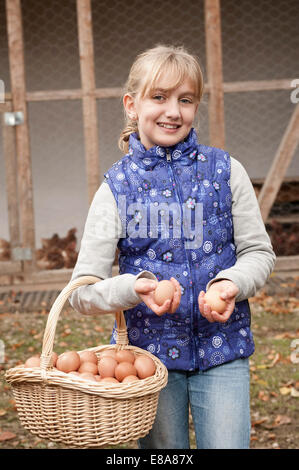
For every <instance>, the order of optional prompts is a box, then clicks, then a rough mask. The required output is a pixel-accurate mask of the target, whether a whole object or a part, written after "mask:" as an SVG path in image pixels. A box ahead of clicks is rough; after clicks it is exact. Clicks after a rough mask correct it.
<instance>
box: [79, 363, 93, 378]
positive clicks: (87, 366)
mask: <svg viewBox="0 0 299 470" xmlns="http://www.w3.org/2000/svg"><path fill="white" fill-rule="evenodd" d="M78 372H80V374H81V373H82V372H90V373H91V374H93V375H96V374H97V373H98V366H97V365H96V364H95V363H94V362H82V363H81V365H80V367H79V369H78Z"/></svg>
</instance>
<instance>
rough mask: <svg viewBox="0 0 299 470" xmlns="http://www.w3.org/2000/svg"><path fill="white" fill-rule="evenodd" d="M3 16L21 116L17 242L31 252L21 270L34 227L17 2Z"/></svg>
mask: <svg viewBox="0 0 299 470" xmlns="http://www.w3.org/2000/svg"><path fill="white" fill-rule="evenodd" d="M6 15H7V35H8V50H9V67H10V79H11V92H12V103H13V111H21V112H22V113H23V116H24V123H23V124H20V125H18V126H16V151H17V166H18V198H19V211H20V230H21V242H22V246H23V247H24V248H27V249H30V250H31V256H32V260H30V261H25V262H24V267H25V268H26V269H30V268H33V266H34V258H35V227H34V210H33V190H32V174H31V156H30V141H29V129H28V116H27V103H26V84H25V65H24V46H23V26H22V12H21V4H20V0H6Z"/></svg>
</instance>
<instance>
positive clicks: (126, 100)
mask: <svg viewBox="0 0 299 470" xmlns="http://www.w3.org/2000/svg"><path fill="white" fill-rule="evenodd" d="M123 105H124V108H125V111H126V113H127V116H128V118H130V119H131V120H132V121H134V120H135V121H136V120H137V112H136V106H135V100H134V98H133V97H132V96H131V95H129V93H126V94H125V95H124V97H123Z"/></svg>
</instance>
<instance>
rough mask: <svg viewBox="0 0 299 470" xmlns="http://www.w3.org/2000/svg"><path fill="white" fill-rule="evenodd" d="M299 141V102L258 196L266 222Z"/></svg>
mask: <svg viewBox="0 0 299 470" xmlns="http://www.w3.org/2000/svg"><path fill="white" fill-rule="evenodd" d="M298 142H299V104H297V105H296V108H295V109H294V112H293V114H292V117H291V119H290V121H289V124H288V126H287V128H286V130H285V133H284V135H283V137H282V139H281V142H280V145H279V147H278V150H277V152H276V155H275V157H274V160H273V162H272V165H271V167H270V170H269V172H268V174H267V176H266V179H265V182H264V184H263V186H262V189H261V192H260V194H259V197H258V201H259V204H260V209H261V214H262V217H263V221H264V222H266V220H267V218H268V215H269V213H270V211H271V207H272V205H273V203H274V201H275V199H276V196H277V193H278V191H279V188H280V186H281V184H282V182H283V179H284V176H285V174H286V171H287V169H288V166H289V164H290V163H291V161H292V158H293V155H294V153H295V151H296V147H297V145H298Z"/></svg>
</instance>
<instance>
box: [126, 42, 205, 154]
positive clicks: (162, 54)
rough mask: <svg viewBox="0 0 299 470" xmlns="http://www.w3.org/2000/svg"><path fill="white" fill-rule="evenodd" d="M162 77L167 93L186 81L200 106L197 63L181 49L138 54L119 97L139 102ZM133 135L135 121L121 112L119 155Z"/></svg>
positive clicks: (200, 80)
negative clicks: (122, 122)
mask: <svg viewBox="0 0 299 470" xmlns="http://www.w3.org/2000/svg"><path fill="white" fill-rule="evenodd" d="M164 73H167V74H168V76H169V89H174V88H176V87H178V86H179V85H180V84H181V83H182V82H183V80H184V79H186V78H189V79H190V80H191V81H192V82H193V85H194V88H195V97H196V99H197V100H198V102H200V100H201V97H202V94H203V87H204V82H203V75H202V71H201V68H200V65H199V62H198V59H197V58H196V57H195V56H194V55H192V54H190V53H189V52H188V51H187V50H186V49H185V48H184V47H183V46H165V45H158V46H156V47H153V48H152V49H148V50H146V51H145V52H143V53H141V54H139V55H138V56H137V58H136V60H135V62H134V63H133V65H132V67H131V70H130V73H129V77H128V80H127V82H126V84H125V87H124V90H123V95H125V94H130V95H131V96H132V97H133V98H134V97H136V96H137V95H138V94H139V96H140V98H144V97H145V96H146V95H148V94H149V93H150V92H151V91H152V90H153V89H154V88H155V86H156V84H157V82H158V81H159V79H160V78H161V76H162V75H163V74H164ZM137 131H138V125H137V121H133V120H132V119H130V118H129V117H128V116H127V114H126V112H125V127H124V129H123V131H122V133H121V135H120V138H119V141H118V145H119V148H120V149H121V150H122V151H123V152H125V153H126V152H127V151H128V142H129V137H130V135H131V134H132V133H133V132H137Z"/></svg>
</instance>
